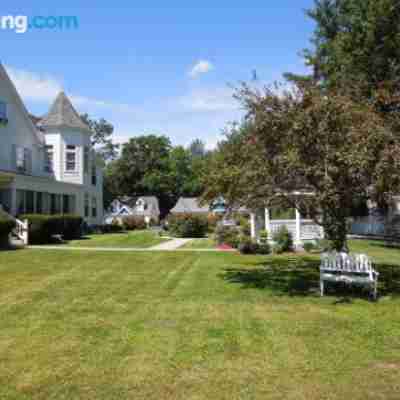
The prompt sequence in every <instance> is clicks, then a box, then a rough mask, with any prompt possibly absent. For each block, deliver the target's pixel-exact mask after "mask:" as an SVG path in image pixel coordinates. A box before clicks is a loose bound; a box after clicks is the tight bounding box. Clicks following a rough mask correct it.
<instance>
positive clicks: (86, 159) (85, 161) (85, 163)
mask: <svg viewBox="0 0 400 400" xmlns="http://www.w3.org/2000/svg"><path fill="white" fill-rule="evenodd" d="M89 156H90V153H89V146H85V149H84V154H83V169H84V172H85V174H87V173H89Z"/></svg>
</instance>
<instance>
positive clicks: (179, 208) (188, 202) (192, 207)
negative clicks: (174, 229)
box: [171, 197, 210, 214]
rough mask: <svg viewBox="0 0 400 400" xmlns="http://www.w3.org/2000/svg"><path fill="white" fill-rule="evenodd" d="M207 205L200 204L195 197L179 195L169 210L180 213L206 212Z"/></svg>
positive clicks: (208, 209)
mask: <svg viewBox="0 0 400 400" xmlns="http://www.w3.org/2000/svg"><path fill="white" fill-rule="evenodd" d="M209 211H210V207H209V206H207V205H206V206H200V205H199V200H198V199H197V198H196V197H181V198H180V199H179V200H178V202H177V203H176V205H175V207H174V208H173V209H172V210H171V213H172V214H180V213H208V212H209Z"/></svg>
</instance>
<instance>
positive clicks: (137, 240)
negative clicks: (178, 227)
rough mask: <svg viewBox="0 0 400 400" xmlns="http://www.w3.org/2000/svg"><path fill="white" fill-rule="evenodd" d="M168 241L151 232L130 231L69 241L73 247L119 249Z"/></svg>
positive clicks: (150, 245)
mask: <svg viewBox="0 0 400 400" xmlns="http://www.w3.org/2000/svg"><path fill="white" fill-rule="evenodd" d="M167 240H168V239H165V238H161V237H160V236H158V234H157V233H156V232H153V231H150V230H148V231H130V232H124V233H112V234H106V235H89V236H87V237H85V238H84V239H82V240H71V241H70V242H68V245H69V246H73V247H120V248H127V247H128V248H129V247H132V248H147V247H152V246H156V245H157V244H160V243H163V242H165V241H167Z"/></svg>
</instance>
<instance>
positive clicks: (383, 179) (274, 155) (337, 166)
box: [204, 85, 400, 250]
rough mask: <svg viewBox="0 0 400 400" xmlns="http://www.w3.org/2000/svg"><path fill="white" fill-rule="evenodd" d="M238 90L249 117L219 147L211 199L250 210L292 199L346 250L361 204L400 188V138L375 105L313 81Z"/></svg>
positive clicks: (209, 190) (293, 204) (285, 203)
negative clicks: (283, 88) (288, 87)
mask: <svg viewBox="0 0 400 400" xmlns="http://www.w3.org/2000/svg"><path fill="white" fill-rule="evenodd" d="M237 96H238V98H239V99H240V100H241V101H242V103H243V105H244V108H245V109H246V110H247V120H246V122H245V123H244V124H243V125H241V126H239V127H237V126H234V127H233V128H232V130H231V131H230V132H228V134H227V137H226V140H225V141H223V142H222V143H221V144H220V145H219V147H218V151H217V153H216V155H215V156H214V157H213V159H212V162H211V166H210V171H209V173H208V175H207V184H206V185H205V188H206V189H205V194H204V198H205V199H206V200H212V199H213V198H216V197H217V196H218V195H219V194H220V193H224V198H225V200H226V201H227V203H228V204H240V205H246V206H247V207H248V208H250V209H257V208H264V207H265V201H267V202H269V203H272V204H273V205H274V206H276V205H280V206H285V207H287V206H288V205H291V208H296V209H298V210H299V211H300V213H301V214H302V215H307V216H309V217H310V218H312V219H314V220H315V221H318V222H319V223H321V224H323V227H324V229H325V232H326V235H327V237H329V238H330V239H332V240H334V241H335V248H336V249H338V250H341V249H343V248H344V247H345V243H346V234H347V226H346V219H347V218H348V217H349V216H350V215H351V211H352V209H353V206H354V204H355V203H358V202H360V201H365V199H371V200H374V201H375V200H377V199H378V198H379V197H380V195H382V194H384V195H385V196H390V195H391V194H395V193H398V192H399V191H400V175H399V174H398V171H399V170H400V137H399V136H398V135H397V134H396V132H395V131H393V130H391V129H388V127H387V126H386V124H385V122H384V120H383V119H382V118H381V116H380V115H379V114H378V113H376V112H375V109H374V107H373V106H372V105H370V104H359V103H356V102H354V101H353V99H352V98H351V97H349V96H347V95H343V94H339V93H335V92H332V93H330V95H329V96H327V95H326V93H325V92H324V91H321V89H320V88H319V87H314V86H312V87H307V88H301V89H298V90H294V91H292V92H283V93H282V92H280V93H277V92H275V91H274V90H272V89H269V88H266V89H264V90H263V91H256V90H254V89H252V88H250V87H248V86H246V85H244V86H243V87H242V89H241V90H239V92H238V94H237ZM295 191H297V193H299V192H300V193H302V192H304V195H301V194H300V195H299V194H294V192H295ZM310 193H312V195H310Z"/></svg>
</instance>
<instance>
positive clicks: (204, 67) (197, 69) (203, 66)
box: [189, 60, 214, 78]
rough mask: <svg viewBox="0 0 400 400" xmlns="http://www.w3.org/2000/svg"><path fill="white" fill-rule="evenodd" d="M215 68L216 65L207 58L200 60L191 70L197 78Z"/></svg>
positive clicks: (190, 72) (191, 75) (192, 76)
mask: <svg viewBox="0 0 400 400" xmlns="http://www.w3.org/2000/svg"><path fill="white" fill-rule="evenodd" d="M213 69H214V65H213V64H212V63H211V62H210V61H207V60H200V61H198V62H197V63H196V64H195V65H194V66H193V67H192V68H191V69H190V71H189V76H190V77H191V78H197V77H198V76H199V75H201V74H206V73H207V72H210V71H212V70H213Z"/></svg>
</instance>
